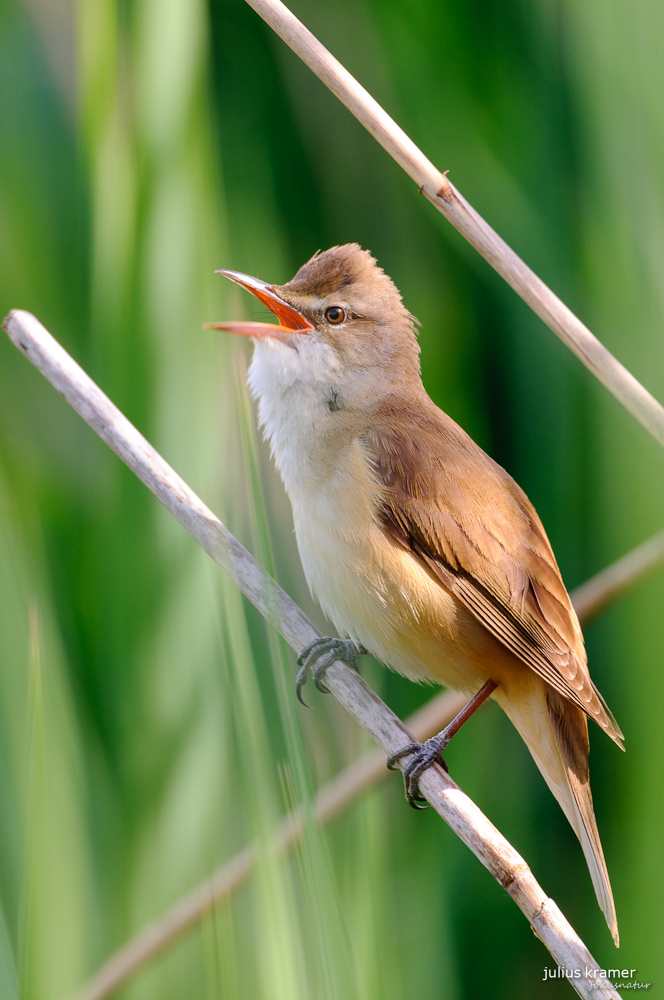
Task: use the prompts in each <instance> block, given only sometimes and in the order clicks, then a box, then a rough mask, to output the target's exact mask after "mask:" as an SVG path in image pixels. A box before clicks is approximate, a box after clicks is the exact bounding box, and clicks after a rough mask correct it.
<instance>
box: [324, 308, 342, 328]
mask: <svg viewBox="0 0 664 1000" xmlns="http://www.w3.org/2000/svg"><path fill="white" fill-rule="evenodd" d="M345 318H346V313H345V312H344V310H343V309H342V308H341V306H330V307H329V308H328V309H326V310H325V319H326V320H327V321H328V323H332V324H334V325H338V324H339V323H343V321H344V320H345Z"/></svg>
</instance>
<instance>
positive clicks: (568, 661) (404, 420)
mask: <svg viewBox="0 0 664 1000" xmlns="http://www.w3.org/2000/svg"><path fill="white" fill-rule="evenodd" d="M361 443H362V445H363V447H364V448H365V451H366V453H367V455H368V457H369V459H370V461H371V462H372V464H373V467H374V469H375V472H376V475H377V477H378V479H379V481H380V482H381V483H382V485H383V487H384V489H383V495H382V506H381V509H380V511H379V512H378V515H379V518H380V520H381V522H382V524H383V525H384V527H385V529H386V530H387V531H388V532H389V533H390V534H391V535H392V536H393V537H394V538H395V539H397V540H398V541H399V542H400V544H402V545H404V546H405V547H406V548H408V549H410V550H411V551H412V552H413V553H414V554H415V555H416V556H417V557H418V558H419V559H420V560H421V561H422V562H423V563H425V565H426V566H427V567H428V568H429V570H430V571H431V572H432V573H433V574H434V575H435V576H436V577H438V579H439V580H440V581H441V583H443V584H444V586H445V587H446V588H447V589H448V590H450V591H451V592H452V593H453V594H454V595H455V597H456V598H457V599H458V600H459V601H460V602H461V603H462V604H463V605H464V606H465V607H466V608H468V610H469V611H471V612H472V614H473V615H475V617H476V618H477V619H478V620H479V621H480V622H481V623H482V624H483V625H484V626H485V628H487V629H488V631H489V632H491V634H492V635H494V636H495V637H496V638H497V639H499V640H500V641H501V642H502V643H503V644H504V645H505V646H506V647H507V648H508V649H509V650H510V651H511V652H512V653H514V655H515V656H517V657H518V658H519V659H520V660H522V661H523V663H525V664H526V665H527V666H528V667H530V668H531V669H532V670H534V671H535V672H536V673H537V674H539V675H540V676H541V677H542V678H543V679H544V680H545V681H546V682H547V683H548V684H550V685H551V687H552V688H554V690H556V691H558V692H559V693H560V694H561V695H563V697H565V698H567V699H568V700H569V701H571V702H572V703H573V704H575V705H577V706H578V707H579V708H581V709H582V710H583V711H584V712H586V713H587V714H588V715H589V716H590V717H591V718H594V719H595V720H596V721H597V722H598V723H599V725H600V726H601V727H602V728H603V729H604V730H605V731H606V732H607V733H608V735H609V736H611V738H612V739H614V740H615V741H616V742H618V743H619V741H620V738H621V737H622V733H621V732H620V729H619V727H618V725H617V723H616V721H615V719H614V718H613V716H612V715H611V712H610V711H609V709H608V708H607V706H606V704H605V702H604V699H603V698H602V696H601V695H600V694H599V692H598V691H597V689H596V688H595V686H594V684H593V682H592V681H591V679H590V676H589V674H588V667H587V660H586V652H585V647H584V643H583V636H582V633H581V629H580V626H579V622H578V619H577V617H576V614H575V612H574V609H573V607H572V604H571V601H570V599H569V595H568V593H567V591H566V589H565V585H564V584H563V581H562V578H561V576H560V571H559V569H558V566H557V564H556V560H555V557H554V555H553V551H552V549H551V546H550V544H549V540H548V538H547V537H546V533H545V531H544V528H543V527H542V523H541V521H540V519H539V517H538V516H537V513H536V511H535V509H534V507H533V506H532V504H531V503H530V501H529V500H528V498H527V496H526V495H525V493H524V492H523V490H521V488H520V487H519V486H518V485H517V483H516V482H515V481H514V480H513V479H512V477H511V476H509V475H508V474H507V473H506V472H505V470H504V469H502V468H501V467H500V466H499V465H497V463H496V462H494V461H493V460H492V459H490V458H489V456H488V455H486V454H485V453H484V452H483V451H482V449H481V448H480V447H479V446H478V445H476V444H475V442H474V441H473V440H472V439H471V438H470V437H469V436H468V435H467V434H466V433H465V431H463V430H462V429H461V428H460V427H459V426H458V424H456V423H455V422H454V421H453V420H452V419H451V418H450V417H448V416H447V415H446V414H445V413H443V412H442V411H441V410H439V409H438V408H437V407H435V406H434V404H433V403H430V401H428V400H427V401H426V402H425V405H424V407H422V408H419V407H418V409H417V410H415V409H413V410H408V409H405V408H404V405H403V402H402V401H401V400H397V399H396V398H395V399H394V400H393V401H392V402H390V401H389V400H388V401H387V402H386V403H383V404H382V406H381V408H380V411H379V412H378V413H377V414H376V420H375V423H374V426H373V427H372V428H371V430H369V431H368V432H367V433H366V434H364V435H363V436H362V438H361Z"/></svg>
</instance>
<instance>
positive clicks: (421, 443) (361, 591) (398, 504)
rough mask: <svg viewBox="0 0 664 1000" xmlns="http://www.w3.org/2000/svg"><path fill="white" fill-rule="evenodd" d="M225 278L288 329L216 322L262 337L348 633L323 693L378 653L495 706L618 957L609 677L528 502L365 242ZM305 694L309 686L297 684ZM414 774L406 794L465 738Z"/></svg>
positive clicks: (258, 370)
mask: <svg viewBox="0 0 664 1000" xmlns="http://www.w3.org/2000/svg"><path fill="white" fill-rule="evenodd" d="M220 273H221V274H223V275H225V276H226V277H227V278H230V279H231V280H232V281H234V282H236V283H237V284H238V285H241V286H242V287H243V288H245V289H247V290H248V291H250V292H252V293H253V294H254V295H255V296H256V297H257V298H258V299H259V300H260V301H261V302H263V303H264V304H265V305H266V306H267V307H268V308H269V309H270V310H271V311H272V312H273V313H274V314H275V315H276V317H277V319H278V321H279V322H278V324H274V323H256V322H231V323H215V324H209V326H212V327H215V328H218V329H223V330H226V331H228V332H231V333H240V334H246V335H249V336H251V337H253V339H254V345H255V349H254V354H253V359H252V361H251V365H250V368H249V372H248V383H249V388H250V391H251V393H252V395H253V396H254V397H255V399H256V400H257V402H258V419H259V422H260V424H261V425H262V428H263V431H264V433H265V436H266V438H267V439H268V441H269V443H270V447H271V451H272V455H273V457H274V461H275V463H276V466H277V468H278V470H279V472H280V474H281V477H282V479H283V482H284V486H285V488H286V491H287V493H288V496H289V498H290V501H291V505H292V509H293V520H294V524H295V535H296V538H297V545H298V549H299V553H300V558H301V560H302V566H303V568H304V573H305V576H306V579H307V583H308V584H309V587H310V589H311V592H312V594H313V595H314V597H315V598H316V600H317V601H318V602H319V604H320V606H321V608H322V609H323V611H324V612H325V614H326V615H327V616H328V617H329V619H330V620H331V621H332V622H333V623H334V626H335V628H336V629H337V630H338V632H339V635H340V636H341V637H344V638H339V639H327V638H326V639H325V640H322V641H319V642H318V643H317V644H312V646H311V647H309V648H307V649H306V650H304V651H303V654H302V655H301V657H300V662H303V663H304V666H303V670H302V671H300V675H299V677H298V685H301V684H302V683H303V682H304V680H305V679H306V673H307V671H308V669H309V668H310V667H311V666H312V664H315V665H314V667H313V675H314V678H315V679H316V681H317V683H318V685H319V686H321V687H322V686H323V682H322V675H323V673H324V669H325V666H327V665H329V662H331V660H332V659H334V658H343V659H346V660H348V661H349V662H351V663H352V662H354V660H355V657H356V656H357V654H358V653H359V652H365V651H369V652H370V653H372V654H373V655H374V656H375V657H377V658H378V659H379V660H381V661H382V662H383V663H385V664H387V665H388V666H390V667H392V668H393V669H394V670H397V671H398V672H399V673H401V674H405V675H406V676H407V677H409V678H411V679H412V680H415V681H433V682H435V683H439V684H444V685H447V686H448V687H450V688H453V689H455V690H457V691H461V692H465V693H468V694H469V695H475V698H474V699H473V701H472V702H471V703H470V708H469V710H468V712H466V715H468V714H470V712H471V711H472V710H473V709H474V708H475V707H476V706H477V705H478V704H479V703H480V702H481V701H483V700H484V699H485V698H486V697H489V696H490V697H492V698H493V699H495V701H497V702H498V704H499V705H500V706H501V708H502V709H503V710H504V711H505V713H506V714H507V716H508V718H509V719H510V720H511V721H512V723H513V724H514V725H515V726H516V728H517V730H518V731H519V733H520V734H521V736H522V737H523V739H524V741H525V743H526V746H527V747H528V749H529V750H530V752H531V754H532V756H533V757H534V759H535V762H536V764H537V766H538V768H539V769H540V771H541V773H542V775H543V776H544V779H545V781H546V783H547V784H548V786H549V788H550V789H551V791H552V792H553V794H554V795H555V797H556V799H557V800H558V802H559V803H560V805H561V806H562V809H563V811H564V813H565V815H566V816H567V819H568V820H569V822H570V824H571V825H572V828H573V830H574V832H575V833H576V835H577V836H578V838H579V840H580V842H581V846H582V848H583V852H584V854H585V857H586V861H587V863H588V867H589V869H590V874H591V877H592V881H593V885H594V888H595V892H596V894H597V899H598V901H599V905H600V907H601V909H602V911H603V913H604V915H605V917H606V920H607V923H608V925H609V928H610V930H611V933H612V935H613V938H614V941H615V943H616V945H617V944H618V926H617V922H616V913H615V906H614V902H613V894H612V892H611V885H610V882H609V876H608V872H607V869H606V863H605V860H604V854H603V851H602V846H601V843H600V839H599V833H598V830H597V824H596V821H595V815H594V812H593V803H592V796H591V793H590V783H589V773H588V749H589V745H588V717H590V718H591V719H594V720H595V721H596V722H597V723H598V724H599V726H601V728H602V729H603V730H604V731H605V732H606V733H607V734H608V735H609V736H610V737H611V739H612V740H614V741H615V742H616V743H617V744H618V746H621V747H622V743H621V740H622V733H621V732H620V729H619V728H618V725H617V723H616V721H615V719H614V718H613V716H612V714H611V712H610V711H609V709H608V707H607V705H606V703H605V701H604V699H603V698H602V696H601V695H600V693H599V691H598V690H597V688H596V687H595V685H594V684H593V682H592V680H591V679H590V675H589V673H588V667H587V658H586V652H585V647H584V642H583V636H582V633H581V629H580V626H579V622H578V619H577V616H576V614H575V612H574V609H573V607H572V604H571V601H570V598H569V596H568V594H567V591H566V589H565V586H564V584H563V581H562V578H561V575H560V571H559V569H558V565H557V563H556V560H555V557H554V554H553V551H552V549H551V545H550V544H549V540H548V538H547V536H546V533H545V531H544V528H543V527H542V523H541V521H540V519H539V517H538V516H537V513H536V512H535V509H534V507H533V505H532V504H531V503H530V501H529V500H528V498H527V497H526V495H525V493H524V492H523V490H522V489H521V488H520V487H519V486H518V485H517V483H516V482H515V481H514V479H512V477H511V476H510V475H508V473H507V472H505V470H504V469H502V468H501V467H500V466H499V465H498V464H497V463H496V462H494V461H493V460H492V459H491V458H490V457H489V456H488V455H487V454H486V453H485V452H484V451H482V449H481V448H480V447H479V446H478V445H477V444H475V442H474V441H473V440H472V439H471V438H470V437H469V436H468V434H466V433H465V431H464V430H462V428H461V427H459V426H458V424H456V423H455V422H454V420H452V419H451V418H450V417H449V416H447V414H446V413H444V412H443V411H442V410H440V409H439V408H438V407H437V406H436V405H435V404H434V403H433V402H432V400H431V399H430V398H429V396H428V395H427V392H426V390H425V388H424V386H423V384H422V378H421V374H420V358H419V354H420V352H419V347H418V343H417V339H416V336H415V324H416V322H417V321H416V320H415V318H414V316H412V315H411V313H409V312H408V310H407V309H406V308H405V306H404V305H403V302H402V298H401V294H400V293H399V291H398V289H397V288H396V286H395V285H394V283H393V282H392V280H391V279H390V278H389V277H388V276H387V275H386V274H385V273H384V271H383V270H382V269H381V268H380V267H379V266H378V265H377V263H376V261H375V260H374V258H373V257H372V256H371V255H370V253H368V251H366V250H362V249H361V248H360V247H359V246H358V245H357V244H354V243H351V244H348V245H345V246H337V247H332V248H331V249H330V250H326V251H325V252H323V253H317V254H315V255H314V256H313V257H312V258H311V260H309V261H308V262H307V263H306V264H304V265H303V267H301V268H300V270H299V271H298V272H297V274H296V275H295V277H294V278H293V279H292V280H291V281H289V282H287V283H286V284H284V285H271V284H269V283H267V282H264V281H260V280H259V279H257V278H252V277H250V276H248V275H244V274H240V273H238V272H236V271H226V270H224V271H221V272H220ZM298 693H299V686H298ZM449 735H450V734H449V732H447V731H443V733H442V734H439V737H433V738H432V739H431V740H428V741H427V742H426V743H424V744H422V745H420V744H417V745H413V744H411V745H409V746H408V747H404V749H403V751H402V752H401V753H400V754H396V755H394V759H392V760H391V761H390V763H392V764H394V762H395V759H396V758H398V757H400V756H405V755H407V754H412V756H411V759H410V760H409V761H408V762H407V763H406V765H405V767H404V774H405V781H406V792H407V797H408V798H409V800H410V801H411V803H412V804H413V803H416V801H417V778H418V777H419V775H420V774H421V773H422V770H423V769H424V768H425V767H428V766H429V765H430V764H431V763H432V761H433V760H435V759H437V757H438V755H439V753H440V751H441V750H442V749H443V748H444V746H445V745H446V743H447V742H448V741H449Z"/></svg>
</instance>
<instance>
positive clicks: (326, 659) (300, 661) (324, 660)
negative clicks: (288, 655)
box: [295, 635, 366, 705]
mask: <svg viewBox="0 0 664 1000" xmlns="http://www.w3.org/2000/svg"><path fill="white" fill-rule="evenodd" d="M365 653H366V649H365V648H364V646H361V645H360V644H359V643H356V642H353V640H352V639H333V638H331V637H330V636H329V635H324V636H321V638H320V639H314V641H313V642H310V643H309V645H308V646H305V647H304V649H302V650H301V651H300V655H299V656H298V658H297V665H298V667H299V668H300V669H299V671H298V674H297V678H296V680H295V691H296V693H297V697H298V701H300V702H302V704H303V705H305V704H306V702H304V701H303V700H302V688H303V687H304V685H305V684H306V683H307V678H308V676H309V674H311V676H312V678H313V682H314V684H315V685H316V687H317V688H318V690H319V691H322V692H323V694H329V691H328V689H327V688H326V687H325V684H324V683H323V677H324V675H325V671H326V670H327V668H328V667H329V666H330V664H332V663H334V661H335V660H342V661H343V662H344V663H347V664H348V666H349V667H352V668H353V670H357V658H358V656H363V655H364V654H365Z"/></svg>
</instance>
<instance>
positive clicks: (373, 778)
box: [76, 531, 664, 1000]
mask: <svg viewBox="0 0 664 1000" xmlns="http://www.w3.org/2000/svg"><path fill="white" fill-rule="evenodd" d="M662 563H664V531H660V532H658V534H656V535H654V536H653V537H652V538H650V539H648V541H646V542H643V544H642V545H639V546H637V548H635V549H633V550H632V551H631V552H628V553H627V554H626V555H624V556H622V558H620V559H618V560H616V562H614V563H612V564H611V565H610V566H607V567H606V569H604V570H602V571H601V572H600V573H597V574H596V576H593V577H591V578H590V579H589V580H587V581H586V582H585V583H582V584H581V586H580V587H577V588H576V590H574V591H573V592H572V594H571V597H572V603H573V604H574V607H575V608H576V611H577V614H578V616H579V619H580V621H581V622H587V621H588V620H589V619H591V618H594V617H595V615H597V614H599V612H600V611H602V610H604V608H606V607H607V605H609V604H610V603H611V602H612V601H614V600H616V598H617V597H620V596H621V595H622V594H624V593H625V592H626V591H627V590H629V589H630V588H631V587H633V586H635V585H636V584H637V583H639V582H640V581H641V580H642V579H643V578H644V577H646V576H647V575H648V574H649V573H651V572H653V571H654V570H655V569H657V567H659V566H661V565H662ZM465 703H466V697H465V696H464V695H460V694H458V693H456V692H453V691H444V692H442V693H441V694H437V695H435V697H433V698H432V699H431V700H430V701H429V702H427V704H426V705H424V706H423V707H422V708H421V709H419V711H417V712H415V713H414V714H413V715H411V716H410V718H408V719H406V727H407V728H408V729H409V730H410V732H412V733H413V735H414V736H415V738H416V739H417V740H419V741H420V742H423V741H424V740H425V739H427V738H428V737H429V736H433V735H434V734H435V733H438V732H440V730H441V729H444V728H445V726H446V725H447V724H448V723H449V722H451V721H452V719H453V718H454V717H455V715H456V714H457V712H459V711H460V710H461V709H462V708H463V706H464V705H465ZM388 774H389V772H388V770H387V768H386V767H385V757H384V755H383V754H382V753H381V751H380V750H370V751H368V752H367V753H365V754H363V756H362V757H360V758H359V759H358V760H355V761H353V762H352V764H349V765H348V767H346V768H344V770H343V771H342V772H341V773H340V774H338V775H337V776H336V777H335V778H333V779H332V780H331V781H329V782H327V784H325V785H324V786H323V787H322V788H321V789H320V790H319V791H318V793H317V795H316V798H315V801H314V806H313V817H314V821H315V822H316V823H318V824H320V825H321V826H322V825H323V824H324V823H327V822H329V821H330V820H332V819H334V818H335V816H338V815H339V814H340V813H342V812H343V811H344V810H345V809H347V808H348V807H349V806H350V805H351V804H352V803H353V802H355V800H356V799H357V798H359V796H360V795H361V794H363V793H365V792H366V791H368V790H369V789H370V788H372V787H373V786H374V785H377V784H378V783H379V782H381V781H384V780H385V779H386V778H387V777H388ZM302 830H303V827H302V818H301V815H298V814H294V815H291V816H286V817H285V818H284V819H283V821H282V823H281V824H280V826H279V828H278V829H277V830H276V831H275V834H274V847H275V851H277V852H285V851H287V850H289V849H290V848H291V847H294V846H295V845H296V844H297V843H298V842H299V840H300V838H301V835H302ZM255 863H256V855H255V851H254V849H253V848H252V847H245V848H244V849H243V850H242V851H240V852H239V853H238V854H236V855H235V856H234V857H232V858H231V859H230V860H229V861H226V862H225V863H224V864H223V865H221V866H220V867H219V868H218V869H217V870H216V872H214V874H213V875H211V876H210V877H209V878H207V879H205V880H204V881H203V882H201V883H200V885H198V886H196V888H195V889H192V890H191V892H188V893H187V895H186V896H183V897H182V898H181V899H179V900H178V901H177V902H176V903H174V904H173V905H172V906H171V907H169V908H168V910H167V911H166V912H165V913H163V914H162V915H161V916H160V917H157V918H156V919H155V920H153V921H152V922H151V923H150V924H148V925H147V926H146V927H144V928H142V929H141V930H140V931H138V933H137V934H135V935H134V937H132V938H131V939H130V940H129V941H127V942H126V944H124V945H122V946H121V947H120V948H118V950H117V951H116V952H114V953H113V954H112V955H110V956H109V957H108V959H107V960H106V961H105V962H104V963H103V965H101V966H100V968H99V969H98V970H97V971H96V972H95V973H94V975H93V976H91V977H90V979H89V980H88V981H87V982H86V983H85V984H84V985H83V987H82V988H81V991H80V992H79V993H78V994H77V995H76V1000H104V998H106V997H109V996H111V995H112V994H113V993H114V992H115V991H116V990H118V989H119V988H120V987H121V986H123V985H124V984H125V983H126V982H127V981H128V980H129V979H131V978H133V977H134V976H135V975H136V974H137V973H138V972H140V971H141V969H143V968H145V966H146V965H148V964H149V963H150V962H152V961H153V960H154V959H156V958H157V957H158V956H159V955H160V954H161V953H162V952H163V951H164V950H165V949H166V948H168V947H169V946H170V945H172V944H174V943H176V942H177V941H178V940H179V939H180V938H181V937H182V936H183V935H184V934H186V933H187V931H189V930H191V929H192V928H193V927H195V926H196V925H197V924H198V923H200V921H201V920H203V919H204V917H205V916H206V915H207V914H208V913H209V912H210V911H211V910H213V909H214V907H215V906H218V905H219V904H220V903H222V902H223V900H225V899H227V898H228V897H229V896H230V895H232V893H234V892H235V891H236V890H237V889H239V888H240V887H241V886H242V885H244V883H245V882H246V881H247V879H248V878H249V876H250V875H251V873H252V871H253V869H254V865H255Z"/></svg>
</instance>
